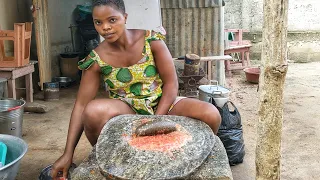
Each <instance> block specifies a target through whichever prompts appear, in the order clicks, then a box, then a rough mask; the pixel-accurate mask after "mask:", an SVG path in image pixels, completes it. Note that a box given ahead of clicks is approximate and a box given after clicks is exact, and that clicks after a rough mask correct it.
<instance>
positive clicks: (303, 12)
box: [225, 0, 320, 62]
mask: <svg viewBox="0 0 320 180" xmlns="http://www.w3.org/2000/svg"><path fill="white" fill-rule="evenodd" d="M319 14H320V1H318V0H303V1H302V0H291V1H289V17H288V48H289V49H288V58H289V59H291V60H294V61H298V62H309V61H320V45H319V44H320V38H319V37H320V16H319ZM225 22H226V25H225V27H226V28H242V29H247V30H249V31H250V33H248V34H247V35H246V38H247V39H250V40H252V41H253V48H252V51H251V55H252V58H253V59H260V55H261V41H262V38H261V36H262V25H263V0H226V8H225Z"/></svg>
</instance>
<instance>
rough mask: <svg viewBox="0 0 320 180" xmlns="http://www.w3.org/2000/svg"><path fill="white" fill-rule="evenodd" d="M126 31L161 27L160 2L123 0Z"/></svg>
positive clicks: (152, 0)
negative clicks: (125, 14) (126, 17)
mask: <svg viewBox="0 0 320 180" xmlns="http://www.w3.org/2000/svg"><path fill="white" fill-rule="evenodd" d="M124 2H125V6H126V11H127V13H128V15H129V16H128V22H127V28H128V29H154V28H156V27H158V26H161V24H162V20H161V10H160V0H134V1H133V0H124Z"/></svg>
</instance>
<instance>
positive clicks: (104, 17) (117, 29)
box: [92, 5, 127, 43]
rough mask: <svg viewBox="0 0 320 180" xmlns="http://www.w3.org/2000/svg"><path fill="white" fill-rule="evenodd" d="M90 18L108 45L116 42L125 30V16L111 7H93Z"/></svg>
mask: <svg viewBox="0 0 320 180" xmlns="http://www.w3.org/2000/svg"><path fill="white" fill-rule="evenodd" d="M92 17H93V23H94V26H95V28H96V30H97V31H98V33H99V34H100V35H101V36H102V37H103V38H104V39H105V40H106V41H107V42H109V43H113V42H115V41H117V40H118V39H119V38H120V37H121V36H122V34H123V32H124V30H125V29H126V25H125V24H126V21H127V14H123V13H122V12H120V11H119V10H117V9H115V8H113V7H111V6H107V5H102V6H97V7H94V8H93V12H92Z"/></svg>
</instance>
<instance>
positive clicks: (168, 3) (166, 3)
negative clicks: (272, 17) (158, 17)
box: [160, 0, 225, 8]
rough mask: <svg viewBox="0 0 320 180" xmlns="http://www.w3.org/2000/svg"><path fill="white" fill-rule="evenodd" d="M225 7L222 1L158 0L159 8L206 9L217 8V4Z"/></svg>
mask: <svg viewBox="0 0 320 180" xmlns="http://www.w3.org/2000/svg"><path fill="white" fill-rule="evenodd" d="M220 1H222V5H223V6H224V5H225V2H224V0H160V3H161V8H206V7H219V2H220Z"/></svg>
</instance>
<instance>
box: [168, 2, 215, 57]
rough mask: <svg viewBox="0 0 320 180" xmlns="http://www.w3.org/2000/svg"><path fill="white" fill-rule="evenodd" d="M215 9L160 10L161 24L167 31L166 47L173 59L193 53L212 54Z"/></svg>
mask: <svg viewBox="0 0 320 180" xmlns="http://www.w3.org/2000/svg"><path fill="white" fill-rule="evenodd" d="M215 9H216V8H187V9H184V8H183V9H179V8H173V9H168V8H164V9H162V22H163V26H164V28H165V29H166V31H167V36H166V37H167V39H166V43H167V46H168V48H169V50H170V52H171V54H172V56H173V57H179V56H183V55H185V54H187V53H195V54H198V55H200V56H210V55H213V54H214V45H215V44H214V40H215V39H216V38H215V37H214V26H218V25H217V24H214V18H215V16H216V15H217V14H216V13H215Z"/></svg>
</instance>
